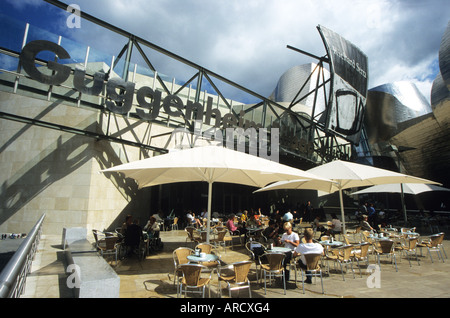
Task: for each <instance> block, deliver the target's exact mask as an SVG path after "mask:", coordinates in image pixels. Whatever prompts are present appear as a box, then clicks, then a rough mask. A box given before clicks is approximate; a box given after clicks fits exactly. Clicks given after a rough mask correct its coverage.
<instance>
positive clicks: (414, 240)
mask: <svg viewBox="0 0 450 318" xmlns="http://www.w3.org/2000/svg"><path fill="white" fill-rule="evenodd" d="M418 240H419V238H418V237H411V238H409V239H408V249H409V250H413V249H415V248H416V246H417V241H418Z"/></svg>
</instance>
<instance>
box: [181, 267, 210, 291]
mask: <svg viewBox="0 0 450 318" xmlns="http://www.w3.org/2000/svg"><path fill="white" fill-rule="evenodd" d="M180 269H181V271H182V272H183V277H184V280H185V283H186V285H187V286H198V282H199V280H200V275H201V272H202V269H206V267H205V266H202V265H199V264H182V265H180Z"/></svg>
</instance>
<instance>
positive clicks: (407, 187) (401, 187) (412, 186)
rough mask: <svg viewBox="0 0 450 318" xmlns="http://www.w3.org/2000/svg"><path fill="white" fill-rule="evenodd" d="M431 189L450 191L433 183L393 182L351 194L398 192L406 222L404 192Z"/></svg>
mask: <svg viewBox="0 0 450 318" xmlns="http://www.w3.org/2000/svg"><path fill="white" fill-rule="evenodd" d="M431 191H450V189H447V188H444V187H440V186H437V185H434V184H419V183H394V184H380V185H376V186H372V187H369V188H367V189H364V190H360V191H356V192H353V193H352V195H358V194H367V193H400V194H401V202H402V210H403V217H404V220H405V224H406V223H407V221H408V216H407V213H406V205H405V198H404V193H406V194H413V195H416V194H420V193H423V192H431Z"/></svg>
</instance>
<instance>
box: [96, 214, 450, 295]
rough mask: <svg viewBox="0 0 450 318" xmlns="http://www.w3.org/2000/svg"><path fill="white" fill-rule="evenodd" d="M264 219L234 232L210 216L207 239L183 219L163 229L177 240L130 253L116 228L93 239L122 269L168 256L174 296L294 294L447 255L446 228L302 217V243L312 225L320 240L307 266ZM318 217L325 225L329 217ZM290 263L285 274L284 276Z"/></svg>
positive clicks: (320, 290)
mask: <svg viewBox="0 0 450 318" xmlns="http://www.w3.org/2000/svg"><path fill="white" fill-rule="evenodd" d="M263 219H264V222H262V223H261V226H259V227H257V228H251V229H249V231H247V232H246V233H245V235H239V234H237V235H234V236H233V235H232V234H231V232H230V231H229V230H228V229H227V228H226V227H225V226H224V225H223V223H222V222H221V221H222V220H220V221H218V222H212V223H211V229H210V235H209V241H208V240H207V235H206V234H207V232H206V228H200V227H198V228H197V227H194V226H187V227H185V228H184V229H178V230H167V231H164V232H163V233H164V237H165V238H173V239H174V240H175V238H177V239H176V241H177V242H176V243H175V242H174V243H168V244H166V245H164V248H163V249H162V250H161V251H152V250H150V249H149V243H148V242H149V240H148V239H147V240H144V242H143V243H144V244H143V245H142V246H141V249H140V251H141V252H139V253H138V254H136V255H131V256H130V255H127V254H126V253H124V252H123V247H122V246H121V244H122V243H121V241H120V238H119V235H117V233H115V234H114V233H109V234H107V235H105V236H104V238H102V239H98V240H97V242H96V246H98V249H99V253H101V254H102V255H104V257H105V259H109V260H110V264H111V266H112V267H113V268H116V270H117V271H118V273H119V274H120V270H121V262H122V263H124V262H126V261H127V258H131V259H132V260H134V261H136V262H139V263H140V264H141V266H144V264H148V266H152V255H160V257H163V255H165V256H167V257H168V258H171V262H170V263H172V264H171V265H170V266H165V271H166V274H167V277H169V280H170V282H171V284H170V285H171V286H172V288H173V289H172V293H173V291H176V292H175V294H176V297H213V298H217V297H230V298H234V297H239V298H242V297H244V298H247V297H253V296H255V289H256V290H258V291H259V293H258V295H259V296H260V297H267V293H268V292H270V293H276V294H277V295H279V296H282V295H286V292H287V291H289V292H290V294H291V295H292V292H294V293H298V296H299V297H301V295H305V293H308V292H314V293H317V294H321V295H326V294H327V282H328V281H330V279H333V280H334V281H335V280H336V279H338V278H339V279H340V280H341V281H342V284H345V283H346V281H348V280H358V279H360V280H361V281H362V282H363V280H365V279H366V278H367V277H368V275H370V273H372V272H373V271H372V269H373V270H375V266H379V267H378V268H379V270H380V271H381V273H383V272H386V271H389V272H395V273H398V271H399V266H398V265H399V262H402V261H403V262H406V263H407V264H408V265H409V267H411V268H412V267H414V266H417V267H418V268H424V266H423V264H424V263H426V264H427V265H428V266H433V264H434V263H440V262H442V263H444V262H445V261H446V259H447V255H446V252H445V249H444V247H443V240H444V237H445V234H444V233H443V232H441V233H434V234H432V235H426V236H424V235H421V234H420V233H418V232H417V231H416V228H403V227H395V226H387V227H379V228H378V230H377V231H376V232H374V231H372V232H369V231H361V229H360V228H359V227H357V226H356V227H353V228H349V229H348V230H347V233H346V234H343V233H339V234H334V235H324V233H321V232H320V231H318V230H317V229H316V228H315V227H314V225H313V223H309V222H306V223H303V222H301V221H300V222H295V223H293V225H294V227H293V229H294V231H295V232H297V233H298V234H299V237H300V243H303V242H304V238H303V231H304V229H305V228H308V227H310V228H312V229H313V230H314V242H316V243H320V244H321V245H322V246H323V247H324V252H323V254H322V255H309V256H308V258H307V262H308V264H307V267H308V268H307V270H305V269H302V268H300V267H299V266H298V263H297V261H298V257H295V258H294V257H290V256H291V255H288V254H289V253H291V250H290V249H289V248H285V247H284V245H283V244H281V245H277V244H274V243H275V242H274V241H273V240H269V239H267V238H266V237H265V236H264V234H263V233H264V232H263V231H264V229H265V228H267V226H268V218H266V217H262V218H261V220H263ZM236 222H237V220H236ZM321 224H322V225H324V226H325V227H327V226H329V224H330V222H322V223H321ZM97 235H100V234H99V233H97ZM111 236H112V237H114V239H113V240H115V242H116V243H115V248H113V249H111V248H110V247H108V248H107V247H106V245H107V244H106V241H107V239H108V237H111ZM122 242H123V240H122ZM121 251H122V252H121ZM109 254H112V256H111V255H109ZM169 254H170V256H169ZM165 256H164V257H165ZM288 256H289V257H288ZM286 259H288V261H287V262H286V261H285V260H286ZM147 261H148V262H147ZM145 266H147V265H145ZM287 271H289V273H290V275H289V280H286V279H285V277H286V272H287ZM307 275H308V276H310V277H311V278H313V279H312V284H305V278H306V277H307ZM343 286H344V285H343ZM156 288H157V287H156ZM305 289H306V291H305ZM211 291H212V292H211Z"/></svg>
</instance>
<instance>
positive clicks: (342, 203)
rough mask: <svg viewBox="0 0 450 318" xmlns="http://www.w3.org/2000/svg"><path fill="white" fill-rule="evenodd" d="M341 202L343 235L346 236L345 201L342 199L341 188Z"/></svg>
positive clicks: (340, 191)
mask: <svg viewBox="0 0 450 318" xmlns="http://www.w3.org/2000/svg"><path fill="white" fill-rule="evenodd" d="M339 201H340V202H341V218H342V234H344V235H345V215H344V199H343V198H342V189H341V188H339Z"/></svg>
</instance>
